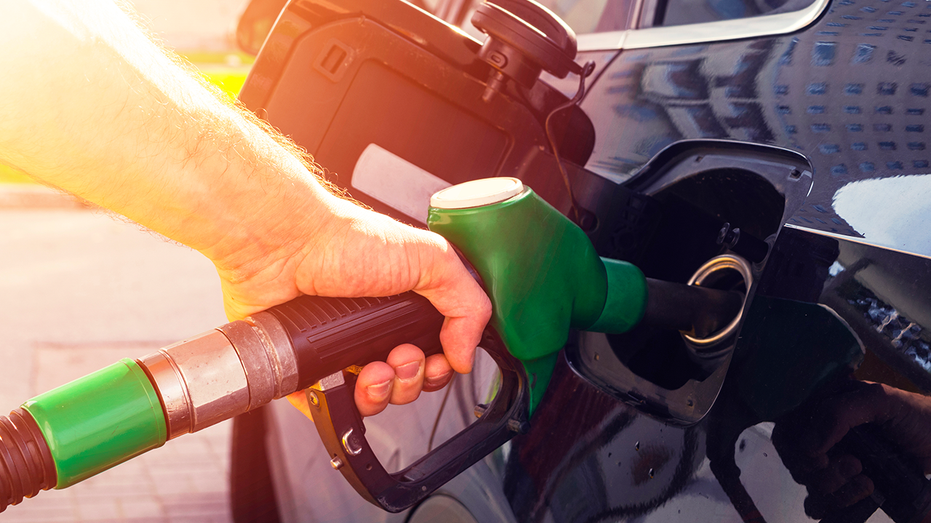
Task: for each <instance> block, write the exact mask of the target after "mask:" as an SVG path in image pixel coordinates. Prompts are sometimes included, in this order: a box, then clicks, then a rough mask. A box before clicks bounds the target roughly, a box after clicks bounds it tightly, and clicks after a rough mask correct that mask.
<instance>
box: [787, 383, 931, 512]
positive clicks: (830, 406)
mask: <svg viewBox="0 0 931 523" xmlns="http://www.w3.org/2000/svg"><path fill="white" fill-rule="evenodd" d="M865 423H875V424H877V425H879V426H880V427H881V429H882V431H883V433H884V435H885V436H886V437H887V438H889V440H891V441H892V442H894V443H896V444H897V445H898V446H899V448H900V449H901V450H902V451H903V452H906V453H908V454H909V455H911V456H913V457H914V458H915V459H917V460H918V464H919V466H920V467H921V468H922V470H923V471H924V472H925V473H927V472H929V471H931V398H928V397H925V396H922V395H919V394H913V393H910V392H905V391H902V390H899V389H896V388H893V387H890V386H888V385H884V384H879V383H867V382H859V381H857V382H851V384H850V388H849V389H847V390H844V391H842V392H840V393H838V394H835V395H833V396H830V397H828V398H825V399H824V400H822V401H819V402H818V403H817V404H816V405H813V406H812V407H808V408H805V409H804V412H800V413H797V414H793V415H791V416H790V417H789V418H788V419H784V420H780V422H778V423H777V424H776V427H775V429H774V430H773V444H774V445H775V446H776V449H777V450H778V451H779V455H780V457H781V458H782V461H783V463H784V464H785V465H786V468H788V469H789V471H790V472H791V473H792V477H793V479H795V481H797V482H798V483H800V484H802V485H805V486H806V487H807V489H808V498H807V499H806V500H805V512H806V513H807V514H808V515H809V516H811V517H812V518H815V519H821V518H823V517H825V516H826V515H828V514H829V513H831V512H832V511H835V510H838V509H842V508H845V507H849V506H851V505H853V504H854V503H857V502H858V501H860V500H862V499H864V498H866V497H867V496H869V495H871V494H872V493H873V489H874V485H873V481H872V480H871V479H870V478H869V477H867V476H866V475H864V474H863V473H862V472H863V466H862V463H861V462H860V460H859V459H857V458H856V457H855V456H852V455H850V454H847V453H845V452H842V451H840V450H839V449H838V448H836V447H835V445H836V444H837V443H838V442H839V441H840V440H841V439H842V438H843V437H844V436H845V435H846V434H847V432H848V431H849V430H850V429H851V428H853V427H856V426H858V425H862V424H865Z"/></svg>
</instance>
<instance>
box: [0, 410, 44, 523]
mask: <svg viewBox="0 0 931 523" xmlns="http://www.w3.org/2000/svg"><path fill="white" fill-rule="evenodd" d="M56 481H57V479H56V473H55V462H54V461H53V460H52V453H51V452H50V451H49V448H48V445H47V444H46V442H45V438H44V437H43V436H42V432H40V431H39V426H38V425H37V424H36V422H35V420H34V419H32V416H31V415H30V414H29V413H28V412H26V411H25V410H23V409H21V408H18V409H16V410H14V411H13V412H11V413H10V415H9V416H0V512H3V511H4V509H6V507H7V506H8V505H16V504H18V503H20V502H21V501H23V498H31V497H33V496H35V495H36V494H38V493H39V491H40V490H48V489H50V488H52V487H54V486H55V483H56Z"/></svg>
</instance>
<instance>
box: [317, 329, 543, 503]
mask: <svg viewBox="0 0 931 523" xmlns="http://www.w3.org/2000/svg"><path fill="white" fill-rule="evenodd" d="M481 347H482V348H483V349H485V351H486V352H487V353H488V354H489V355H490V356H491V357H492V358H493V359H494V360H495V363H497V365H498V369H499V371H500V373H501V381H500V385H499V387H498V390H497V393H496V394H495V398H494V399H493V400H492V402H491V403H490V404H489V405H488V406H487V407H485V408H483V409H482V412H481V417H480V418H479V419H478V421H476V422H475V423H472V424H471V425H469V426H468V427H466V428H465V429H464V430H462V431H461V432H459V433H458V434H456V435H455V436H453V437H452V438H451V439H449V440H448V441H446V442H444V443H443V444H442V445H440V446H439V447H437V448H435V449H434V450H432V451H431V452H429V453H428V454H427V455H426V456H424V457H422V458H421V459H419V460H417V461H416V462H415V463H414V464H413V465H411V466H409V467H407V468H406V469H404V470H402V471H400V472H395V473H389V472H387V471H386V470H385V468H384V467H383V466H382V464H381V463H380V462H379V461H378V458H377V457H376V456H375V454H374V452H373V451H372V449H371V447H370V446H369V443H368V441H367V440H366V438H365V425H364V424H363V423H362V419H361V417H360V416H359V414H358V411H357V410H356V408H355V402H354V400H353V388H354V386H355V383H354V381H355V376H354V375H351V374H348V373H343V375H344V378H345V382H344V383H341V384H339V385H337V386H332V387H323V385H322V384H321V386H320V388H316V387H315V388H313V389H310V390H309V391H308V392H307V395H308V405H309V406H310V410H311V413H312V415H313V419H314V426H315V427H316V429H317V432H318V433H319V434H320V439H321V440H323V445H324V446H325V447H326V449H327V452H328V453H329V455H330V463H331V464H332V465H333V467H334V468H336V469H338V470H339V471H340V472H341V473H342V474H343V477H344V478H346V480H347V481H349V483H350V484H351V485H352V486H353V488H355V490H356V492H358V493H359V494H360V495H362V497H363V498H365V499H366V500H368V501H370V502H371V503H374V504H375V505H378V506H379V507H381V508H383V509H385V510H387V511H389V512H400V511H402V510H405V509H407V508H410V507H412V506H414V505H415V504H417V503H418V502H420V501H421V500H423V499H424V498H426V497H427V496H429V495H430V494H431V493H433V492H434V491H435V490H436V489H438V488H439V487H441V486H443V485H444V484H445V483H446V482H447V481H449V480H451V479H453V478H454V477H456V475H458V474H459V473H460V472H462V471H464V470H466V469H467V468H469V467H471V466H472V465H473V464H475V463H476V462H478V461H479V460H481V459H482V458H484V457H485V456H487V455H488V454H490V453H492V452H493V451H494V450H495V449H497V448H498V447H500V446H501V445H503V444H504V443H506V442H507V441H508V440H510V439H511V438H512V437H514V436H515V435H516V434H519V433H523V432H526V431H527V430H529V423H528V419H527V418H528V415H529V395H528V392H527V378H526V374H525V373H524V371H523V366H522V365H521V364H520V362H518V361H517V360H516V359H514V358H513V356H511V355H510V354H509V353H508V352H507V350H506V348H505V346H504V344H503V343H502V342H501V340H500V338H499V337H498V336H497V334H496V333H495V332H494V331H493V330H491V329H486V331H485V335H484V337H483V338H482V342H481Z"/></svg>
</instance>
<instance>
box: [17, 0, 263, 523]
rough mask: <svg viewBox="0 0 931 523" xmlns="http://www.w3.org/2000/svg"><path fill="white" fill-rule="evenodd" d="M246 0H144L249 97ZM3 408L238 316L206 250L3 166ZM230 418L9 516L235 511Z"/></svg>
mask: <svg viewBox="0 0 931 523" xmlns="http://www.w3.org/2000/svg"><path fill="white" fill-rule="evenodd" d="M245 3H246V2H245V1H243V0H137V1H135V2H134V5H135V6H136V8H137V10H138V11H139V13H140V14H141V16H142V18H143V20H145V22H146V24H148V26H149V27H150V29H151V31H152V32H154V33H155V34H156V35H158V37H159V38H160V39H162V40H163V42H164V43H165V44H166V45H167V46H168V47H170V48H172V49H175V50H176V51H177V52H178V53H180V54H181V55H182V56H185V57H187V59H188V60H190V61H191V62H192V63H194V64H195V65H196V66H197V68H198V69H199V70H200V71H201V72H202V73H203V74H204V75H205V76H206V77H207V78H208V79H209V80H210V81H211V82H213V83H215V84H216V85H218V86H220V87H221V88H222V89H223V90H224V91H226V92H227V93H229V95H230V96H233V97H235V95H236V93H238V92H239V89H240V88H241V87H242V84H243V82H244V81H245V78H246V75H247V74H248V72H249V67H250V64H251V62H252V58H251V57H250V56H248V55H245V54H243V53H241V52H239V51H238V50H237V49H236V44H235V37H234V31H235V27H236V21H237V19H238V16H239V13H240V12H241V10H242V9H243V8H244V7H245ZM0 231H2V234H0V318H2V319H0V325H2V326H3V327H5V328H4V329H3V332H4V340H3V343H2V344H0V361H2V363H0V410H2V411H3V413H8V412H9V411H10V410H12V409H13V408H16V407H17V406H19V404H21V403H22V402H23V401H25V400H26V399H29V398H31V397H33V396H35V395H37V394H39V393H41V392H44V391H46V390H49V389H51V388H53V387H56V386H58V385H61V384H64V383H66V382H68V381H70V380H72V379H75V378H77V377H80V376H83V375H85V374H87V373H89V372H92V371H94V370H96V369H99V368H101V367H104V366H106V365H109V364H111V363H113V362H115V361H117V360H119V359H121V358H124V357H129V358H136V357H140V356H143V355H145V354H147V353H150V352H153V351H154V350H156V349H158V348H159V347H162V346H164V345H167V344H170V343H173V342H175V341H178V340H181V339H183V338H186V337H188V336H192V335H196V334H198V333H200V332H203V331H206V330H208V329H210V328H213V327H215V326H217V325H220V324H222V323H225V321H226V317H225V315H224V313H223V308H222V302H221V294H220V288H219V280H218V278H217V276H216V272H215V271H214V268H213V265H212V264H211V263H210V262H209V261H208V260H207V259H206V258H204V257H203V256H201V255H200V254H199V253H197V252H194V251H192V250H191V249H188V248H186V247H183V246H180V245H177V244H174V243H171V242H168V241H167V240H165V239H163V238H161V237H159V236H158V235H155V234H153V233H150V232H147V231H144V230H142V229H141V228H140V227H139V226H138V225H135V224H133V223H128V222H127V221H125V220H121V219H120V218H119V217H114V216H111V215H109V214H108V213H106V212H104V211H102V210H99V209H95V208H92V207H88V206H85V205H83V204H81V203H80V202H77V201H75V200H73V199H72V198H71V197H69V196H67V195H63V194H61V193H59V192H57V191H55V190H53V189H49V188H47V187H43V186H41V185H39V184H36V183H34V182H33V181H32V180H31V179H30V178H29V177H28V176H26V175H25V174H23V173H20V172H17V171H15V170H13V169H11V168H9V167H5V166H0ZM229 438H230V424H229V422H226V423H222V424H219V425H216V426H214V427H211V428H208V429H207V430H204V431H202V432H199V433H197V434H191V435H187V436H185V437H182V438H179V439H177V440H173V441H171V442H170V443H168V444H167V445H165V446H164V447H163V448H160V449H158V450H157V451H154V452H150V453H149V454H146V455H143V456H141V457H139V458H136V459H134V460H132V461H130V462H127V463H124V464H122V465H120V466H118V467H116V468H114V469H112V470H110V471H107V472H106V473H105V474H101V475H99V476H97V477H94V478H91V479H89V480H87V481H85V482H83V483H80V484H78V485H76V486H74V487H71V488H69V489H66V490H61V491H58V490H51V491H47V492H42V493H40V494H39V495H38V496H37V497H36V498H35V499H32V500H26V501H25V502H24V503H22V504H21V505H18V506H14V507H10V508H8V509H7V510H6V511H5V512H4V513H2V514H0V521H3V522H4V523H7V522H36V523H38V522H42V523H49V522H73V521H81V522H83V521H87V522H91V521H93V522H139V523H142V522H172V523H174V522H194V521H196V522H198V523H208V522H227V521H231V519H230V515H229V507H228V486H227V475H228V472H229Z"/></svg>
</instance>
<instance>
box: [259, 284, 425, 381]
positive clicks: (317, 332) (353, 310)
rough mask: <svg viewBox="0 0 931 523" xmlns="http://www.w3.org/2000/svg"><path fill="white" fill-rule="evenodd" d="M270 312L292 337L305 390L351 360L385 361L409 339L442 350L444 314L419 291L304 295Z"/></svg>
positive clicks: (422, 347) (355, 362) (349, 363)
mask: <svg viewBox="0 0 931 523" xmlns="http://www.w3.org/2000/svg"><path fill="white" fill-rule="evenodd" d="M268 312H270V313H271V314H273V315H274V316H275V317H276V318H277V319H278V321H280V322H281V325H282V326H283V327H284V329H285V331H286V332H287V333H288V337H289V338H290V339H291V344H292V346H293V347H294V353H295V357H296V359H297V367H298V388H299V389H305V388H307V387H309V386H311V385H313V384H314V383H316V382H317V381H319V380H320V379H322V378H324V377H326V376H329V375H331V374H334V373H336V372H339V371H340V370H342V369H345V368H346V367H349V366H351V365H365V364H366V363H369V362H372V361H384V359H385V358H386V357H387V356H388V353H389V352H390V351H391V349H393V348H395V347H397V346H398V345H401V344H403V343H412V344H414V345H417V346H418V347H420V349H421V350H423V351H424V352H425V353H426V354H433V353H437V352H440V351H441V350H442V347H441V346H440V337H439V335H440V328H441V327H442V326H443V315H442V314H440V313H439V312H437V310H436V309H435V308H434V307H433V305H431V304H430V302H429V301H428V300H427V299H426V298H424V297H423V296H420V295H419V294H416V293H414V292H406V293H404V294H398V295H395V296H389V297H387V298H323V297H320V296H301V297H299V298H295V299H293V300H291V301H289V302H287V303H283V304H281V305H277V306H275V307H272V308H271V309H269V310H268Z"/></svg>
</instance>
